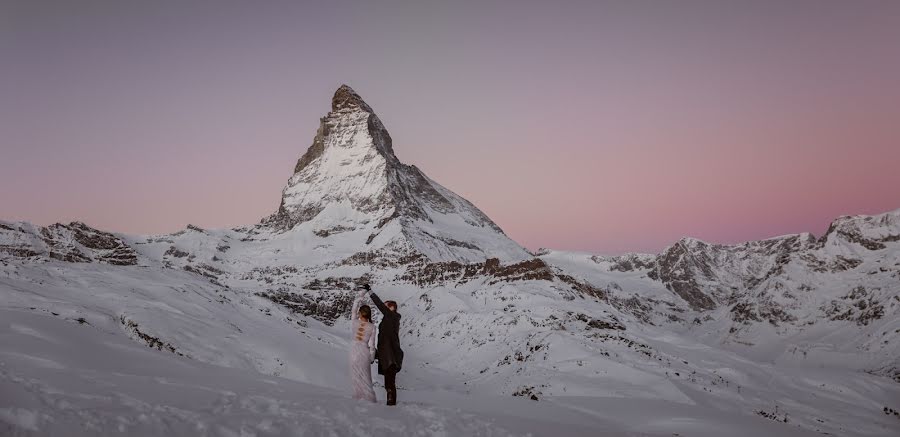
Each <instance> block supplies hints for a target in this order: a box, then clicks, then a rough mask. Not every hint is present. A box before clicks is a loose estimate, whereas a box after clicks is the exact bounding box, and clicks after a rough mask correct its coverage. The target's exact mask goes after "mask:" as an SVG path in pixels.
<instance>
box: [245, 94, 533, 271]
mask: <svg viewBox="0 0 900 437" xmlns="http://www.w3.org/2000/svg"><path fill="white" fill-rule="evenodd" d="M329 209H332V210H341V213H340V214H331V213H329V212H326V210H329ZM326 216H328V217H326ZM316 220H319V221H323V222H324V223H319V225H320V228H321V227H324V226H321V225H327V227H329V228H336V227H337V228H341V229H348V228H352V229H355V230H358V231H360V232H361V233H364V235H365V239H364V240H363V241H362V243H364V244H365V245H374V246H375V247H377V248H380V247H384V246H387V245H392V246H393V247H396V248H400V249H401V250H403V251H406V252H410V251H411V252H416V253H421V254H423V255H425V256H426V257H428V258H429V259H431V260H432V261H451V260H455V261H465V262H474V261H483V260H484V259H486V258H490V257H497V258H501V259H504V260H522V259H527V258H530V255H529V254H528V253H527V252H526V251H525V250H524V249H522V248H521V246H519V245H518V244H516V243H515V242H513V241H512V240H510V239H509V238H508V237H507V236H506V235H505V234H504V233H503V231H502V230H501V229H500V227H498V226H497V225H496V224H495V223H494V222H493V221H491V220H490V219H489V218H488V217H487V216H486V215H485V214H484V213H482V212H481V211H480V210H478V208H476V207H475V206H474V205H472V204H471V203H469V202H468V201H466V200H465V199H463V198H462V197H459V196H458V195H456V194H454V193H453V192H451V191H450V190H447V189H446V188H444V187H442V186H440V185H438V184H437V183H436V182H434V181H432V180H431V179H429V178H428V177H427V176H425V174H424V173H422V171H421V170H419V169H418V168H416V167H415V166H411V165H406V164H403V163H401V162H400V160H398V159H397V157H396V156H395V155H394V150H393V143H392V140H391V136H390V134H389V133H388V131H387V129H385V127H384V125H383V124H382V122H381V120H379V118H378V116H377V115H375V113H374V111H373V110H372V108H371V106H369V105H368V104H367V103H366V102H365V101H363V100H362V98H361V97H360V96H359V94H357V93H356V92H355V91H353V89H351V88H350V87H348V86H346V85H342V86H341V87H340V88H338V90H337V91H336V92H335V93H334V97H333V98H332V101H331V112H329V113H328V114H327V115H326V116H325V117H323V118H322V119H321V122H320V125H319V129H318V131H317V132H316V136H315V138H313V144H312V145H311V146H310V147H309V149H308V150H307V151H306V153H304V154H303V156H302V157H300V159H299V161H297V165H296V166H295V167H294V175H293V176H291V178H290V179H289V181H288V184H287V186H286V187H285V188H284V191H283V193H282V200H281V204H280V205H279V207H278V210H277V211H276V212H275V213H274V214H273V215H271V216H269V217H267V218H265V219H263V224H264V225H266V226H269V227H271V228H273V229H276V230H278V231H281V232H284V231H288V230H291V229H294V228H296V227H297V226H298V225H301V224H305V223H309V222H312V221H316ZM392 224H393V225H394V226H392Z"/></svg>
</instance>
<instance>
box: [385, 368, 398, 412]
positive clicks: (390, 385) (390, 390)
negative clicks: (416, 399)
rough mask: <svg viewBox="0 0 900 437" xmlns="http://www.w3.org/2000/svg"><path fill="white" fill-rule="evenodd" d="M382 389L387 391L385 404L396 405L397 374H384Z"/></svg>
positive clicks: (391, 372) (389, 372)
mask: <svg viewBox="0 0 900 437" xmlns="http://www.w3.org/2000/svg"><path fill="white" fill-rule="evenodd" d="M384 389H385V390H386V391H387V404H388V405H397V372H394V371H387V372H384Z"/></svg>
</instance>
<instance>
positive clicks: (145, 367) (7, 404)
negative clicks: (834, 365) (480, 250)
mask: <svg viewBox="0 0 900 437" xmlns="http://www.w3.org/2000/svg"><path fill="white" fill-rule="evenodd" d="M0 321H2V322H0V344H3V349H2V350H0V393H2V396H0V434H2V435H14V436H32V435H35V436H36V435H66V436H95V435H128V436H152V435H166V436H179V435H213V436H239V435H240V436H256V435H259V436H263V435H298V436H306V435H309V436H316V435H360V436H365V435H388V434H390V435H486V436H495V435H496V436H504V435H668V436H670V435H673V433H675V434H681V435H710V436H712V435H722V434H723V433H724V432H728V433H729V434H731V435H735V436H737V435H748V436H749V435H760V434H765V435H771V436H777V435H811V434H807V433H805V432H803V431H801V430H799V429H792V428H791V427H785V426H784V425H782V424H776V423H774V422H771V421H769V420H766V419H762V418H756V417H752V416H747V415H737V414H735V415H731V414H722V412H720V411H711V410H706V409H701V408H697V407H694V406H691V405H685V404H676V403H672V402H665V401H652V400H623V399H610V398H577V397H568V398H566V397H562V398H554V399H553V400H550V401H549V402H533V401H529V400H523V399H519V398H511V397H506V396H504V397H489V396H466V395H463V394H460V393H454V392H451V391H406V392H402V393H401V396H402V397H403V399H402V401H404V403H403V404H402V405H400V406H399V407H396V408H388V407H386V406H383V405H380V404H368V403H364V402H360V401H353V400H351V399H349V398H348V396H347V395H346V394H345V393H342V392H340V391H336V390H332V389H328V388H324V387H318V386H314V385H310V384H306V383H302V382H298V381H292V380H288V379H283V378H277V377H272V376H266V375H263V374H259V373H256V372H253V371H249V370H241V369H233V368H226V367H219V366H214V365H210V364H205V363H201V362H198V361H196V360H191V359H188V358H185V357H181V356H178V355H176V354H172V353H168V352H165V351H158V350H155V349H151V348H148V347H146V346H142V345H141V344H139V343H137V342H134V341H132V340H130V339H129V338H127V337H126V336H124V335H119V334H115V333H109V332H106V331H103V330H99V329H96V328H94V327H92V326H91V325H89V324H82V323H79V322H77V321H73V320H66V319H63V318H60V317H55V316H53V315H52V314H47V313H43V312H37V311H32V310H29V309H27V308H23V309H9V308H7V309H0ZM321 364H322V365H325V363H321ZM338 364H339V365H343V363H338Z"/></svg>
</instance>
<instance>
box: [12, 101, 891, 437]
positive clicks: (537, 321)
mask: <svg viewBox="0 0 900 437" xmlns="http://www.w3.org/2000/svg"><path fill="white" fill-rule="evenodd" d="M360 282H369V283H371V284H373V288H374V289H375V290H376V291H377V292H378V293H379V294H380V295H381V296H382V297H384V298H391V299H394V300H396V301H398V302H400V312H401V313H402V314H403V315H404V318H403V332H402V334H401V338H402V341H403V343H404V347H405V350H406V352H407V358H406V359H407V362H406V365H405V366H404V371H403V373H402V374H401V375H400V377H399V383H400V388H401V394H400V400H401V403H402V404H403V403H404V400H407V403H406V404H404V405H401V407H400V413H393V412H391V411H390V410H385V409H384V407H365V406H358V405H356V404H353V401H351V400H350V399H349V397H346V398H343V397H342V396H343V395H344V394H345V393H346V390H348V389H349V388H348V387H346V383H347V382H346V374H347V367H346V366H347V364H346V349H347V335H346V332H347V330H348V329H349V322H348V320H347V318H348V316H349V314H348V313H349V309H350V304H351V301H350V299H351V289H352V287H353V284H355V283H360ZM0 311H2V314H3V320H10V322H3V321H0V343H2V344H3V345H4V347H3V349H2V350H0V393H3V394H4V396H2V397H0V432H2V431H7V430H10V431H11V433H12V434H15V435H19V434H21V435H32V434H33V435H41V434H46V433H48V432H53V431H54V430H62V429H65V430H67V432H68V433H69V434H70V435H94V434H97V433H98V432H97V431H98V430H100V432H99V433H100V434H111V433H113V432H114V431H112V430H119V429H122V430H124V431H122V432H126V433H127V432H129V431H130V432H131V434H132V435H141V434H153V435H156V434H164V433H166V430H167V429H168V431H170V432H175V433H176V434H184V433H188V432H189V431H185V430H198V431H196V433H198V434H201V435H228V434H229V433H237V434H240V433H244V434H257V435H283V434H291V432H290V431H289V430H286V429H285V428H284V427H283V425H284V424H285V423H290V424H293V425H291V426H296V427H298V428H299V429H301V430H303V432H305V433H307V434H312V435H320V434H328V433H330V432H333V431H335V430H337V431H336V432H337V433H338V434H349V433H352V432H355V431H356V430H357V428H359V427H363V428H364V429H365V428H366V427H369V429H370V430H375V431H373V432H375V433H376V434H379V433H387V432H389V430H392V429H393V430H395V431H396V430H401V431H402V432H405V433H413V432H418V431H419V430H421V429H422V428H423V427H424V428H425V429H426V433H429V434H440V433H441V432H444V433H451V434H452V433H463V434H479V435H491V434H496V435H504V434H506V433H508V434H513V435H521V434H523V433H526V432H529V431H530V432H533V433H535V434H538V435H547V434H556V435H584V434H588V433H593V434H598V435H600V434H602V432H608V433H609V434H610V435H628V434H634V435H673V434H681V435H710V436H713V435H721V434H723V433H725V432H728V433H729V434H733V435H759V433H766V434H771V435H805V434H807V433H808V434H810V435H812V434H820V433H830V434H832V435H892V434H893V433H894V432H895V431H896V430H897V429H898V425H900V420H898V418H897V417H895V416H894V415H893V413H892V412H893V411H896V410H900V404H898V403H900V384H897V383H898V382H900V361H898V360H900V358H898V357H900V317H898V316H900V313H898V311H900V210H897V211H893V212H888V213H885V214H881V215H877V216H856V217H842V218H839V219H837V220H836V221H835V222H834V224H833V225H832V226H831V228H830V229H829V231H828V232H827V233H826V234H825V235H824V236H822V237H820V238H816V237H814V236H812V235H809V234H800V235H791V236H784V237H777V238H772V239H767V240H762V241H756V242H748V243H744V244H739V245H717V244H710V243H706V242H702V241H699V240H696V239H690V238H685V239H682V240H680V241H678V242H677V243H675V244H673V245H672V246H670V247H669V248H667V249H666V250H664V251H663V252H662V253H660V254H656V255H651V254H627V255H621V256H613V257H602V256H595V255H591V254H579V253H569V252H560V251H553V250H542V251H539V252H538V253H537V254H536V255H532V254H530V253H528V252H527V251H525V250H524V249H522V247H521V246H519V245H518V244H517V243H515V242H514V241H512V240H510V239H509V238H508V237H507V236H506V235H504V234H503V232H502V231H501V230H500V228H499V227H498V226H497V225H496V224H494V223H493V222H492V221H491V220H490V219H489V218H488V217H486V216H485V215H484V214H483V213H482V212H481V211H479V210H478V209H477V208H476V207H474V206H473V205H472V204H471V203H469V202H467V201H466V200H465V199H462V198H461V197H459V196H457V195H456V194H454V193H452V192H450V191H449V190H447V189H446V188H443V187H441V186H440V185H438V184H437V183H435V182H434V181H431V180H430V179H428V178H427V177H426V176H425V175H424V174H422V172H421V171H419V170H418V169H417V168H415V167H413V166H408V165H404V164H402V163H400V161H399V160H398V159H397V157H396V156H395V155H394V152H393V149H392V144H391V139H390V135H389V134H388V133H387V131H386V129H385V128H384V126H383V125H382V123H381V121H380V120H379V119H378V117H377V116H375V114H374V112H373V111H372V109H371V107H370V106H369V105H368V104H366V103H365V102H364V101H363V100H362V99H361V98H360V97H359V95H358V94H356V93H355V92H354V91H353V90H352V89H350V88H349V87H346V86H342V87H341V88H339V89H338V90H337V92H336V93H335V96H334V99H333V100H332V107H331V112H330V113H329V114H328V115H327V116H326V117H324V118H323V119H322V121H321V124H320V127H319V130H318V132H317V134H316V136H315V139H314V140H313V145H312V146H311V147H310V148H309V149H308V150H307V152H306V153H305V154H304V155H303V156H302V157H301V158H300V160H299V161H298V162H297V164H296V166H295V168H294V174H293V176H291V178H290V179H289V181H288V184H287V186H286V187H285V189H284V191H283V196H282V201H281V205H280V206H279V208H278V210H277V211H276V212H275V213H274V214H272V215H271V216H269V217H266V218H264V219H263V220H262V221H261V222H260V223H259V224H255V225H249V226H244V227H238V228H234V229H219V230H210V229H202V228H200V227H197V226H190V225H189V226H188V227H187V228H186V229H185V230H182V231H180V232H176V233H173V234H166V235H152V236H133V235H122V234H112V233H107V232H103V231H100V230H96V229H93V228H91V227H89V226H87V225H85V224H83V223H77V222H76V223H70V224H68V225H64V224H56V225H52V226H47V227H41V226H35V225H32V224H28V223H22V222H3V221H0ZM4 323H6V324H4ZM75 343H79V344H83V347H84V348H85V351H81V350H80V349H79V345H78V344H75ZM7 345H9V346H7ZM139 347H143V348H145V349H146V348H147V347H149V348H152V349H153V352H154V353H155V354H154V355H153V356H152V358H148V357H149V356H148V355H147V351H145V350H139ZM86 351H93V352H90V353H104V354H110V355H111V356H115V357H117V358H116V359H117V360H119V361H117V362H107V361H103V360H93V359H89V357H85V354H87V353H89V352H86ZM146 359H149V360H150V361H152V362H153V365H152V367H150V366H143V365H142V364H140V361H141V360H146ZM106 373H111V374H113V375H131V376H127V377H126V376H115V377H109V378H108V379H107V378H105V377H103V376H102V375H103V374H106ZM201 374H203V375H207V376H198V375H201ZM241 375H244V376H241ZM264 375H268V376H264ZM272 377H279V378H286V379H289V380H292V381H291V382H290V387H292V390H299V391H300V392H302V394H301V395H298V394H297V393H287V392H285V391H284V390H275V389H272V388H268V387H269V386H270V385H271V384H279V383H278V382H276V381H279V380H278V379H275V378H272ZM217 378H218V379H221V378H229V382H228V383H222V384H221V386H219V383H218V382H217ZM231 378H236V380H234V381H231V380H230V379H231ZM73 381H76V382H73ZM97 381H101V382H104V381H105V383H101V384H92V382H97ZM281 381H283V379H282V380H281ZM145 386H157V387H164V388H160V389H154V390H149V389H144V388H142V387H145ZM176 386H177V387H182V388H175V387H176ZM169 387H171V388H169ZM184 387H187V388H184ZM376 392H378V390H376ZM7 393H12V394H11V395H8V396H7V395H6V394H7ZM380 393H381V392H379V395H380ZM182 398H183V399H193V400H195V401H194V405H192V404H190V403H186V402H184V401H183V400H181V399H182ZM90 399H93V400H90ZM123 399H124V400H125V401H122V400H123ZM301 399H313V400H315V401H301ZM534 401H538V402H537V404H535V403H534ZM316 402H318V403H320V404H322V405H328V406H329V408H331V409H333V411H325V410H321V411H320V410H317V409H315V407H314V406H313V404H314V403H316ZM114 404H122V405H124V407H123V408H125V409H126V411H127V413H124V414H122V415H117V414H116V413H115V412H114V411H108V410H109V408H110V407H109V406H110V405H114ZM532 404H535V405H542V407H540V408H535V407H534V406H533V405H532ZM92 408H93V410H92ZM298 408H299V409H301V410H302V411H301V412H297V411H294V412H288V410H290V409H298ZM303 409H306V410H303ZM309 409H312V410H313V411H312V412H310V411H307V410H309ZM78 411H88V413H78ZM233 413H238V414H237V416H234V415H232V414H233ZM354 414H356V415H359V416H360V417H359V418H353V417H352V416H353V415H354ZM130 416H135V417H139V416H140V417H146V418H147V419H146V420H143V421H142V420H133V419H129V418H128V417H130ZM226 416H227V420H226V419H225V418H224V417H226ZM348 416H351V418H349V419H348ZM370 416H371V417H370ZM85 423H87V424H88V425H85ZM166 423H168V424H169V425H166ZM266 423H268V425H266ZM304 423H305V424H307V425H303V424H304ZM90 424H93V425H90ZM4 426H6V428H4ZM166 426H168V428H166ZM92 427H93V428H92ZM173 430H174V431H173ZM297 433H298V434H299V432H297Z"/></svg>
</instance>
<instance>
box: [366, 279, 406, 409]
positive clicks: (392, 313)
mask: <svg viewBox="0 0 900 437" xmlns="http://www.w3.org/2000/svg"><path fill="white" fill-rule="evenodd" d="M363 289H364V290H366V292H368V293H369V295H370V296H371V298H372V302H373V303H375V307H377V308H378V310H379V311H381V314H382V315H383V316H382V317H381V323H380V324H379V325H378V348H377V350H376V352H375V356H376V357H378V373H379V374H381V375H384V389H385V390H386V391H387V404H388V405H397V381H396V379H397V372H399V371H400V367H402V365H403V349H400V314H398V313H397V302H394V301H392V300H389V301H387V302H382V301H381V299H380V298H379V297H378V295H377V294H375V293H372V287H370V286H369V284H365V285H363Z"/></svg>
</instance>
